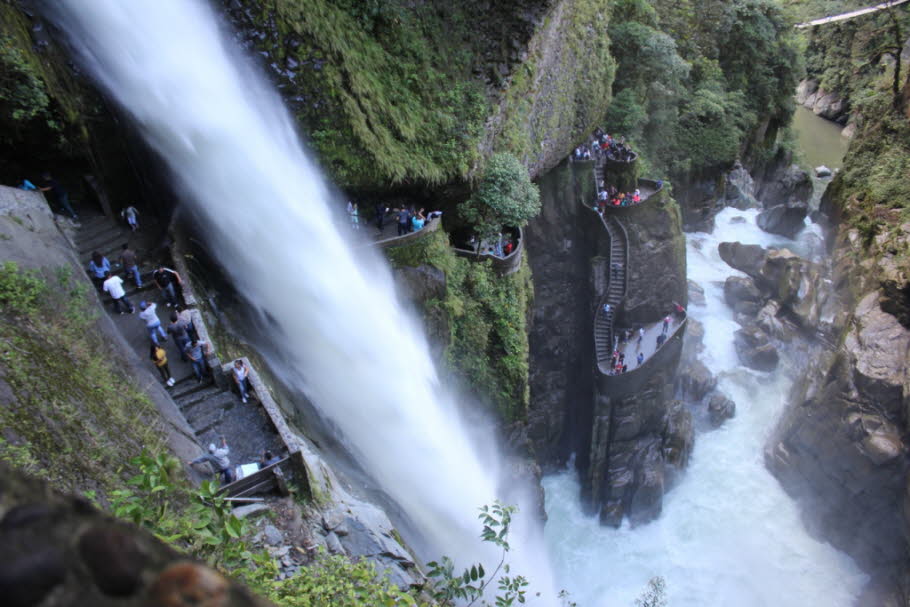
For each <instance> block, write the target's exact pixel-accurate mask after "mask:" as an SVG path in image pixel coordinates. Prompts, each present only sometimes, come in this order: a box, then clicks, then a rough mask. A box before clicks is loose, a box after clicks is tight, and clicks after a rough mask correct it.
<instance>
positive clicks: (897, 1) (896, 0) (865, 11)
mask: <svg viewBox="0 0 910 607" xmlns="http://www.w3.org/2000/svg"><path fill="white" fill-rule="evenodd" d="M906 2H910V0H892V1H890V2H882V3H881V4H877V5H876V6H868V7H866V8H860V9H857V10H855V11H850V12H849V13H841V14H840V15H832V16H830V17H822V18H821V19H815V20H813V21H807V22H806V23H799V24H797V25H796V28H797V29H805V28H807V27H815V26H816V25H826V24H828V23H837V22H838V21H846V20H848V19H853V18H854V17H860V16H862V15H869V14H871V13H877V12H878V11H882V10H885V9H888V8H891V7H894V6H900V5H901V4H905V3H906Z"/></svg>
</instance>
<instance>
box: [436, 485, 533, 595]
mask: <svg viewBox="0 0 910 607" xmlns="http://www.w3.org/2000/svg"><path fill="white" fill-rule="evenodd" d="M517 511H518V509H517V508H516V507H515V506H506V505H504V504H502V503H500V502H495V503H494V504H493V505H492V506H483V507H482V508H481V509H480V515H479V518H480V520H481V522H482V523H483V531H482V533H481V538H482V539H483V541H485V542H489V543H491V544H493V545H494V546H496V547H497V548H499V549H500V551H501V552H500V559H499V563H498V564H497V565H496V569H495V570H494V571H493V573H492V574H490V576H489V577H488V576H487V574H486V571H484V568H483V564H480V563H478V564H475V565H471V566H470V567H467V568H465V569H464V571H463V572H462V573H461V574H460V575H456V574H455V565H454V563H453V562H452V559H450V558H449V557H443V558H442V560H441V561H440V562H436V561H430V562H429V563H427V567H428V568H429V571H428V572H427V576H428V577H429V578H430V579H434V580H437V582H438V583H437V584H436V585H435V586H434V587H433V589H432V590H431V594H432V595H433V598H434V599H436V600H437V601H439V602H440V603H442V604H446V605H449V604H453V603H465V604H466V605H468V606H470V605H473V604H475V603H476V602H477V601H481V603H480V604H482V605H489V604H490V603H488V602H487V601H486V600H485V599H484V597H485V595H486V593H487V590H488V588H489V586H490V585H491V584H492V583H493V582H494V581H495V582H496V587H497V589H498V590H499V594H497V595H496V596H495V599H494V601H495V603H494V604H495V605H496V607H510V606H511V605H514V604H516V603H520V604H523V603H524V602H525V601H526V596H525V595H526V593H527V586H528V581H527V579H525V578H524V576H521V575H510V568H509V565H508V563H506V555H507V554H508V552H509V550H510V548H511V546H510V545H509V541H508V540H509V527H510V525H511V524H512V515H513V514H515V513H516V512H517ZM500 571H502V572H503V575H499V572H500ZM497 575H499V577H497Z"/></svg>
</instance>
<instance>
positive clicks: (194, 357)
mask: <svg viewBox="0 0 910 607" xmlns="http://www.w3.org/2000/svg"><path fill="white" fill-rule="evenodd" d="M211 352H212V348H211V346H209V344H208V342H205V341H202V340H201V339H194V340H193V341H191V342H190V345H189V347H187V349H186V355H187V356H188V357H189V358H190V363H191V364H192V365H193V373H195V375H196V382H197V383H199V382H201V381H202V379H203V377H205V375H206V365H205V357H206V355H207V354H211Z"/></svg>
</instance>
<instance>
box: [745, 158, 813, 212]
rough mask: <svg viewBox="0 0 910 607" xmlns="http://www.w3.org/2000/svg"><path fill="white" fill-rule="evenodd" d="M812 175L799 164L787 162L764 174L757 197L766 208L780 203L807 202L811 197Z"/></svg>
mask: <svg viewBox="0 0 910 607" xmlns="http://www.w3.org/2000/svg"><path fill="white" fill-rule="evenodd" d="M813 188H814V186H813V184H812V176H811V175H810V174H809V173H808V172H806V171H804V170H803V169H801V168H800V167H799V165H796V164H788V165H784V166H781V167H779V168H777V169H776V170H774V171H773V174H771V175H766V177H765V179H764V180H763V183H762V187H761V189H760V190H759V193H758V198H759V199H760V200H761V202H762V205H763V206H764V207H765V208H766V209H768V208H771V207H775V206H777V205H781V204H788V205H789V204H797V203H805V204H808V202H809V200H810V199H811V198H812V190H813Z"/></svg>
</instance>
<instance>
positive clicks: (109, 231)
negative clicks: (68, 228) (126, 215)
mask: <svg viewBox="0 0 910 607" xmlns="http://www.w3.org/2000/svg"><path fill="white" fill-rule="evenodd" d="M124 232H125V230H124V229H123V228H122V227H120V226H118V225H114V224H113V223H109V224H105V225H99V226H98V227H95V228H86V227H85V226H83V227H81V228H80V229H79V231H78V232H76V244H77V245H79V248H80V249H85V248H88V247H91V246H95V244H96V243H99V242H104V241H106V240H108V239H109V238H111V237H113V236H117V235H118V234H123V233H124Z"/></svg>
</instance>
